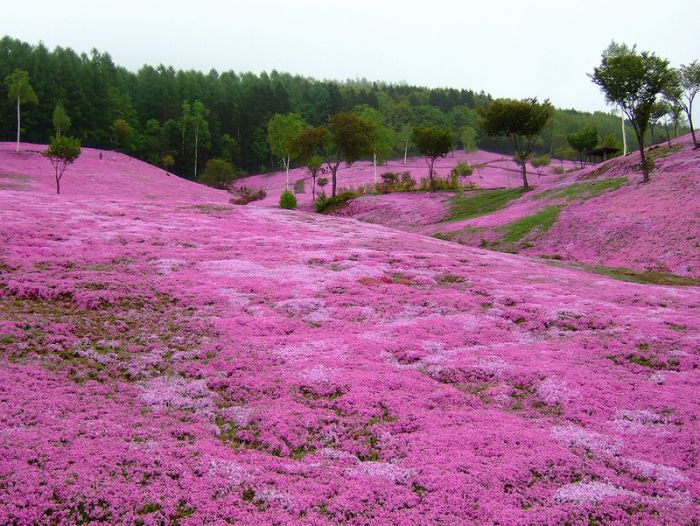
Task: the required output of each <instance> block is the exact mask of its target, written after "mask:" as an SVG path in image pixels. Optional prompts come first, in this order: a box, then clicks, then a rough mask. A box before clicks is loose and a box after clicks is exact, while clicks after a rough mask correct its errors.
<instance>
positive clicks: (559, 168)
mask: <svg viewBox="0 0 700 526" xmlns="http://www.w3.org/2000/svg"><path fill="white" fill-rule="evenodd" d="M552 171H553V172H554V173H555V174H557V175H563V174H564V172H565V170H564V167H563V166H555V167H554V168H552Z"/></svg>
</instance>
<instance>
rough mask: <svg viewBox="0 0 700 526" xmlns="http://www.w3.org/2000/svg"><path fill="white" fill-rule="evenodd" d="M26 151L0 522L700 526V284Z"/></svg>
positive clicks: (12, 157) (650, 194) (5, 269)
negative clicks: (59, 165)
mask: <svg viewBox="0 0 700 526" xmlns="http://www.w3.org/2000/svg"><path fill="white" fill-rule="evenodd" d="M12 148H13V145H10V144H3V145H0V239H1V243H0V349H1V351H2V365H1V366H0V377H1V381H0V524H13V525H32V524H88V523H104V524H124V525H126V524H129V525H132V524H140V525H174V524H181V525H199V524H241V525H258V524H264V525H268V524H269V525H273V524H274V525H297V524H299V525H318V526H320V525H337V524H340V525H357V526H359V525H397V526H399V525H401V526H404V525H406V526H407V525H436V524H440V525H464V524H487V525H531V524H537V525H540V524H543V525H564V524H571V525H591V524H595V525H603V524H605V525H607V524H615V525H628V524H636V525H648V524H682V525H696V524H699V523H700V470H699V469H698V459H699V453H700V446H699V443H698V440H699V438H700V424H699V421H698V419H699V418H700V406H699V404H698V401H697V393H698V389H699V388H700V368H699V367H700V316H699V313H700V288H698V287H671V286H653V285H641V284H635V283H626V282H621V281H615V280H612V279H609V278H606V277H602V276H599V275H594V274H589V273H585V272H581V271H578V270H574V269H570V268H558V267H554V266H551V265H547V264H545V263H544V262H542V261H540V260H536V259H533V258H529V257H524V256H521V255H514V254H507V253H502V252H497V251H489V250H484V249H480V248H475V247H469V246H464V245H460V244H458V243H452V242H448V241H441V240H438V239H434V238H431V237H429V236H426V235H422V234H421V233H417V232H404V231H400V230H396V229H392V228H389V227H387V226H382V225H373V224H368V223H365V222H360V221H357V220H354V219H348V218H342V217H332V216H324V215H318V214H313V213H308V212H305V211H282V210H278V209H275V208H272V207H271V206H265V205H266V204H268V205H269V203H266V202H261V203H257V204H253V205H248V206H235V205H230V204H228V200H229V197H230V195H229V194H227V193H226V192H222V191H217V190H212V189H209V188H206V187H203V186H199V185H197V184H195V183H191V182H188V181H185V180H182V179H179V178H177V177H175V176H168V175H166V174H165V173H164V172H163V171H162V170H159V169H156V168H153V167H151V166H148V165H146V164H143V163H140V162H138V161H136V160H129V159H128V158H127V157H125V156H121V155H118V154H112V153H111V152H104V155H103V160H102V161H100V160H99V158H98V155H99V152H98V151H97V150H89V149H85V150H84V152H83V155H82V156H81V158H80V159H79V160H78V161H77V162H76V163H75V165H73V166H71V167H69V168H68V170H67V171H66V174H65V177H64V179H63V182H62V194H61V195H60V196H57V195H56V194H55V188H54V186H53V178H52V172H51V167H50V165H49V163H48V162H47V161H46V160H45V159H43V158H42V157H41V156H40V155H39V153H37V152H38V151H39V150H41V149H42V148H43V147H41V146H38V145H37V146H27V145H25V150H24V151H23V152H21V153H20V154H19V155H17V154H15V153H14V152H13V151H12ZM32 150H34V151H32ZM684 155H685V154H684ZM687 155H688V156H689V157H688V159H690V160H689V161H688V162H689V163H692V162H693V161H692V159H693V158H691V157H690V154H687ZM669 159H670V158H669ZM663 162H664V161H657V166H659V165H662V164H663ZM357 169H358V170H359V167H358V168H357ZM615 169H617V168H615ZM620 169H622V168H620ZM681 169H682V167H681V166H679V167H677V168H671V167H670V166H669V167H666V168H663V170H664V171H660V173H659V175H658V176H656V174H654V175H652V181H654V178H655V177H656V179H658V180H659V183H656V182H652V184H650V185H648V186H647V187H645V188H643V189H642V188H639V189H636V190H633V191H635V192H638V195H640V197H639V199H637V206H639V207H642V206H647V207H649V211H650V213H652V212H653V213H657V212H658V216H659V217H660V216H661V213H660V212H659V210H661V208H662V207H670V206H671V205H670V204H669V203H668V202H666V204H663V205H662V204H657V201H656V199H655V197H654V192H660V193H661V194H660V195H661V196H662V197H663V195H666V194H664V193H663V191H662V188H661V181H663V180H664V178H670V177H671V175H670V174H672V173H676V172H678V173H680V172H681ZM348 170H350V169H348ZM660 170H661V169H660ZM674 170H675V171H674ZM611 171H612V169H611ZM347 173H349V172H347ZM363 173H371V171H370V172H367V171H366V170H365V172H363ZM683 173H685V172H683ZM693 173H694V172H693ZM664 174H665V175H664ZM606 176H611V174H606ZM258 177H260V178H263V177H264V176H258ZM274 177H276V178H277V179H273V178H270V180H278V179H279V176H274ZM359 177H360V176H359V175H358V178H359ZM362 177H365V176H364V175H363V176H362ZM548 177H549V176H548ZM551 177H552V178H554V177H556V176H551ZM567 177H568V176H567ZM692 177H695V176H694V175H693V176H692ZM543 179H544V177H543ZM693 180H694V181H695V180H696V179H693ZM515 181H516V179H515V177H514V178H513V184H514V185H515ZM248 184H249V185H250V186H252V184H251V183H250V181H249V182H248ZM345 184H346V183H345V181H341V184H340V186H343V185H345ZM555 184H556V183H555V182H551V183H547V187H546V188H552V187H553V185H555ZM494 186H502V185H501V183H498V184H494ZM544 188H545V187H544V185H542V186H541V187H540V189H541V190H542V189H544ZM635 188H638V187H635ZM622 191H623V190H622V189H620V190H615V191H613V192H610V194H604V197H601V198H598V199H596V200H595V202H600V203H605V207H606V208H603V205H600V207H601V208H600V209H601V210H608V211H609V213H610V214H613V213H614V210H615V207H616V206H623V205H622V204H620V202H618V204H616V201H615V199H616V198H617V197H616V196H617V195H618V193H619V194H620V195H621V193H622ZM272 194H274V192H272V191H271V192H270V193H269V195H270V197H268V199H274V195H272ZM403 198H404V196H401V197H396V198H394V197H392V199H403ZM420 199H421V201H419V202H418V204H417V205H416V206H415V208H414V210H415V214H413V212H406V221H407V222H409V221H412V222H413V227H414V228H416V229H420V228H424V227H425V226H426V225H429V224H431V223H434V222H435V221H436V218H438V217H439V214H437V215H432V214H433V212H431V211H430V210H427V211H426V210H423V209H422V208H423V207H422V206H421V203H427V204H431V203H433V201H436V200H435V199H434V198H432V197H430V196H425V195H422V196H420ZM527 199H531V198H530V197H528V198H527ZM679 199H683V198H682V197H679ZM309 202H310V198H309ZM397 202H398V201H397ZM593 202H594V200H590V201H587V202H585V203H583V204H580V205H577V206H579V207H580V208H581V209H583V210H582V211H581V212H577V213H580V214H581V215H580V217H586V218H589V221H594V217H595V214H596V212H595V210H588V211H587V212H586V209H585V207H586V206H592V205H590V204H589V203H591V204H592V203H593ZM261 205H262V206H261ZM395 206H398V207H400V208H402V209H404V210H405V207H404V205H403V204H401V203H399V204H396V205H395ZM406 206H408V205H406ZM435 206H436V207H438V206H443V205H441V204H439V203H437V204H436V205H435ZM624 206H628V208H626V209H625V210H631V208H629V207H630V206H631V205H624ZM426 208H430V207H426ZM675 212H676V214H678V215H681V214H685V213H686V212H684V211H683V212H682V211H681V209H680V206H676V207H675ZM564 213H565V212H562V216H563V217H564ZM668 213H669V214H670V211H669V212H668ZM620 214H622V212H620ZM554 228H555V229H556V228H558V227H557V226H556V225H555V227H554ZM577 228H578V227H572V233H571V234H567V235H570V236H571V237H570V238H566V237H565V235H564V234H560V235H559V234H558V236H559V237H558V238H557V239H562V240H564V239H571V240H572V241H571V243H578V241H577V240H578V239H579V237H580V235H579V234H576V232H578V230H576V229H577ZM606 228H609V226H608V227H606ZM640 228H643V226H642V227H640ZM664 228H665V227H664ZM552 231H553V232H554V229H553V230H552ZM564 231H567V229H566V228H564ZM696 233H697V232H696ZM563 242H564V241H562V243H563ZM558 246H559V245H557V247H558ZM647 246H648V245H647ZM583 247H584V248H581V249H580V250H582V251H585V250H589V248H586V245H585V244H584V245H583ZM554 248H555V247H552V250H553V249H554ZM618 251H619V252H620V253H621V254H622V255H621V256H620V257H621V258H622V257H623V256H624V252H623V250H622V249H619V250H618Z"/></svg>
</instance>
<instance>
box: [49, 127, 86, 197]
mask: <svg viewBox="0 0 700 526" xmlns="http://www.w3.org/2000/svg"><path fill="white" fill-rule="evenodd" d="M42 155H43V156H44V157H46V158H47V159H48V160H49V161H50V162H51V164H52V165H53V167H54V172H55V175H56V193H57V194H60V193H61V179H62V178H63V173H64V172H65V171H66V168H68V166H69V165H70V164H73V162H74V161H75V160H76V159H77V158H78V157H79V156H80V142H79V141H78V140H77V139H73V138H72V137H66V136H63V137H54V138H53V139H51V144H49V147H48V149H47V150H46V151H44V152H42Z"/></svg>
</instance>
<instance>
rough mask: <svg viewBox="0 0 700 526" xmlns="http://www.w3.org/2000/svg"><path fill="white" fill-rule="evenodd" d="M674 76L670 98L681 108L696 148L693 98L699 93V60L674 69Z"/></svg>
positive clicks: (699, 144)
mask: <svg viewBox="0 0 700 526" xmlns="http://www.w3.org/2000/svg"><path fill="white" fill-rule="evenodd" d="M674 74H675V77H676V87H675V88H673V87H672V88H671V89H669V90H667V91H668V94H669V95H670V97H669V98H670V99H671V100H672V101H673V102H674V103H675V104H676V105H678V106H680V107H681V108H683V111H684V112H685V115H686V117H687V118H688V125H689V126H690V133H691V135H692V137H693V144H694V145H695V147H696V148H700V143H698V140H697V139H696V138H695V128H694V127H693V100H694V99H695V96H696V95H697V94H698V93H700V62H698V61H697V60H695V61H693V62H691V63H690V64H686V65H683V66H681V67H680V68H678V69H677V70H674Z"/></svg>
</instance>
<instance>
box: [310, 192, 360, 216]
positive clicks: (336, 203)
mask: <svg viewBox="0 0 700 526" xmlns="http://www.w3.org/2000/svg"><path fill="white" fill-rule="evenodd" d="M356 197H357V194H355V193H354V192H350V191H344V192H340V193H338V194H337V195H335V196H332V197H326V196H325V194H321V195H320V196H319V197H318V199H316V202H315V203H314V208H315V209H316V212H319V213H326V214H327V213H330V212H333V211H335V210H339V209H341V208H343V207H344V206H345V205H347V203H348V201H351V200H353V199H355V198H356Z"/></svg>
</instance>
